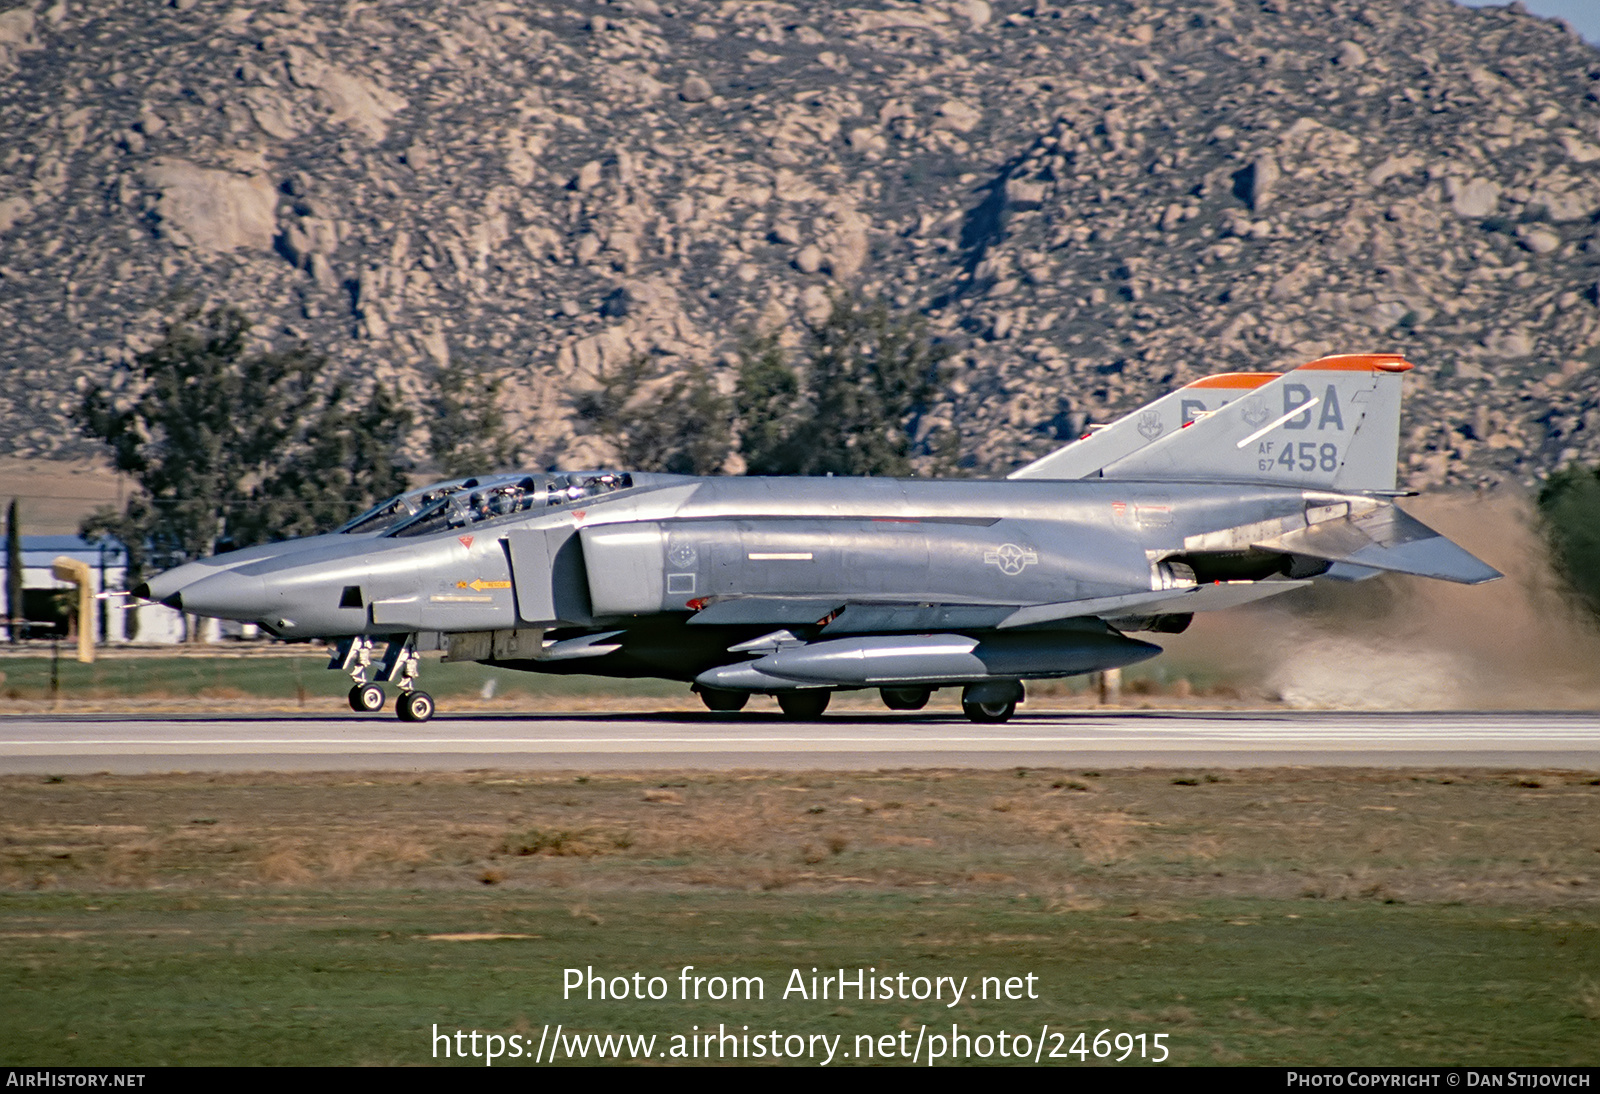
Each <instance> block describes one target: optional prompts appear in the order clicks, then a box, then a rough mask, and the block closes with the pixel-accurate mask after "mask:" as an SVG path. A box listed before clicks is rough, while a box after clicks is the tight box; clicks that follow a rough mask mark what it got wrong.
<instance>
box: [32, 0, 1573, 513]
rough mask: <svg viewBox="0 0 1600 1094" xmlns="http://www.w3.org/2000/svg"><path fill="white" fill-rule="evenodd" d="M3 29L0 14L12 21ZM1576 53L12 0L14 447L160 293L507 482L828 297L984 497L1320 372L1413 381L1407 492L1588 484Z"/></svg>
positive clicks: (1419, 18) (865, 5)
mask: <svg viewBox="0 0 1600 1094" xmlns="http://www.w3.org/2000/svg"><path fill="white" fill-rule="evenodd" d="M3 2H4V0H0V3H3ZM1597 219H1600V51H1596V50H1595V49H1594V48H1592V47H1590V46H1588V45H1586V44H1584V43H1583V42H1582V41H1581V40H1580V39H1578V38H1577V37H1576V36H1574V35H1573V34H1572V33H1570V32H1569V31H1568V30H1567V29H1566V28H1565V27H1564V26H1563V25H1561V24H1559V23H1556V22H1550V21H1544V20H1540V19H1537V18H1534V17H1532V16H1529V15H1527V14H1524V13H1522V12H1520V11H1519V10H1517V9H1516V5H1513V6H1512V8H1511V9H1481V10H1475V9H1468V8H1463V7H1458V6H1456V5H1455V4H1453V3H1451V2H1450V0H1071V2H1060V0H1056V2H1047V0H1039V2H1027V0H1010V2H998V0H996V2H986V0H928V2H924V3H910V2H896V0H864V2H862V3H861V4H860V5H859V6H846V4H844V3H839V4H830V5H818V4H800V3H779V2H767V0H748V2H745V0H724V2H722V3H711V2H704V0H616V2H612V3H587V2H579V0H574V2H572V3H547V4H541V3H530V2H517V3H510V2H489V0H485V2H476V3H466V2H456V3H451V2H430V3H424V2H422V0H347V2H339V3H334V2H326V3H322V2H312V0H264V2H261V3H255V4H251V3H247V2H240V3H238V4H235V5H231V6H230V5H228V4H225V3H220V2H212V0H171V2H170V3H168V4H166V5H165V6H157V5H156V4H155V3H152V2H150V0H104V2H94V3H89V2H86V0H36V2H34V3H31V4H24V5H23V6H21V7H13V8H12V9H11V10H8V11H4V12H0V329H3V330H4V331H5V334H4V336H3V338H0V370H3V377H4V382H3V383H0V454H3V455H10V456H27V455H52V454H53V455H75V454H82V453H83V452H84V451H85V445H84V442H82V441H81V440H77V439H76V438H74V437H73V436H72V434H71V427H70V426H69V425H68V424H66V412H67V410H68V409H69V408H70V407H71V406H72V405H74V403H75V400H76V394H75V390H77V389H81V387H82V386H83V385H84V384H86V383H88V382H91V381H100V380H103V379H104V378H105V377H107V376H109V375H111V374H113V372H114V370H115V367H116V365H117V363H118V362H119V361H122V360H125V359H126V358H127V357H128V356H129V355H131V354H132V353H134V352H137V351H138V350H139V349H140V348H141V347H143V346H146V345H148V344H150V342H151V340H152V337H153V335H154V334H155V333H156V332H157V331H158V330H159V327H160V320H161V318H162V316H163V315H165V314H168V313H170V312H172V311H173V310H175V309H176V308H178V307H180V306H181V304H182V302H183V301H199V302H233V303H236V304H238V305H239V306H240V307H242V308H243V309H244V310H245V311H246V312H247V313H248V314H250V315H251V316H252V317H254V318H255V319H256V320H257V322H258V324H259V327H258V330H259V332H260V333H261V334H262V335H263V336H264V337H267V338H270V339H272V340H273V341H275V342H277V343H279V344H287V343H289V342H292V341H294V340H305V341H307V342H309V343H310V344H312V345H313V346H315V347H317V348H319V349H321V350H323V351H324V352H326V353H327V354H328V355H329V356H330V357H331V358H332V359H333V360H335V361H336V362H338V363H339V365H340V366H341V367H342V368H345V369H348V370H350V371H351V372H352V373H355V374H358V375H363V376H372V377H377V378H382V379H384V380H386V381H387V380H396V381H398V382H400V383H401V384H402V385H403V386H404V387H405V388H406V389H407V390H408V391H411V392H413V393H415V392H419V391H421V390H422V389H423V388H424V387H425V385H426V382H427V379H428V376H429V374H430V371H431V370H433V369H435V368H436V367H438V366H439V365H440V364H441V363H443V362H446V361H448V360H450V359H452V358H453V359H456V360H461V359H467V360H470V361H471V362H473V363H475V364H476V365H477V366H480V367H482V368H484V369H488V370H493V371H496V372H500V373H504V374H505V375H507V376H508V377H510V378H511V381H512V382H511V384H510V385H509V386H508V388H507V393H508V400H509V404H510V409H511V410H512V412H513V414H514V417H515V420H516V421H517V422H518V423H519V425H520V428H521V429H522V431H523V436H524V439H525V443H526V447H525V454H526V457H527V459H528V461H529V462H530V463H551V464H556V463H560V464H566V465H569V466H571V465H581V464H593V463H598V462H604V461H605V460H606V458H607V453H606V452H605V450H604V448H603V445H601V443H600V442H599V441H598V440H597V439H595V438H591V437H584V436H581V435H579V434H580V433H581V431H578V432H575V426H574V424H573V423H572V421H571V406H572V400H573V397H574V395H575V394H576V393H578V392H581V391H582V390H583V389H584V388H585V387H586V386H589V385H592V384H593V382H594V380H593V377H594V374H595V372H596V370H601V369H605V368H607V367H609V366H612V365H614V364H616V363H617V362H618V361H620V360H623V359H626V358H628V357H631V356H632V355H634V354H636V353H641V352H642V353H646V354H650V355H653V356H654V357H655V359H656V360H657V361H658V362H659V364H660V367H661V369H662V370H663V372H664V373H665V372H670V371H671V370H673V369H677V368H681V367H684V366H686V365H688V364H689V363H691V362H698V363H701V364H703V365H706V366H707V367H710V368H711V369H713V370H714V371H716V372H718V373H719V374H720V375H721V376H722V377H723V378H724V379H725V380H726V379H728V378H729V374H728V367H729V366H728V362H729V357H730V353H731V351H732V349H733V348H734V346H735V345H736V344H737V339H738V337H739V334H740V332H741V331H748V330H753V329H763V330H767V329H772V328H775V327H780V326H784V325H787V326H789V327H790V328H791V329H796V330H797V329H798V327H799V324H800V323H801V322H802V321H803V319H804V318H805V317H806V316H815V315H817V314H818V313H819V312H824V311H825V310H826V308H827V303H828V299H829V294H830V292H833V291H835V290H837V289H840V288H849V289H852V290H854V291H857V292H859V293H862V294H865V295H869V296H881V297H883V298H885V299H887V300H889V301H891V302H893V303H894V304H895V305H896V306H898V307H901V308H905V309H919V310H921V311H923V312H924V313H925V314H926V315H927V317H928V319H929V321H930V323H931V325H932V328H933V330H934V331H935V332H936V333H937V334H938V336H939V337H940V338H941V339H943V340H945V341H946V342H948V343H949V344H950V345H952V346H953V347H954V349H955V351H956V354H955V357H954V360H955V362H956V367H955V368H954V370H953V372H952V379H951V382H950V385H949V389H948V396H947V400H946V402H945V403H944V404H943V405H942V406H941V407H940V408H938V410H937V412H936V413H935V415H934V416H933V418H934V422H935V423H938V422H948V423H951V424H953V425H954V426H955V427H957V428H958V429H959V430H960V431H961V434H962V437H963V451H964V454H965V459H966V462H967V464H968V465H970V466H971V467H973V468H974V469H975V470H977V471H979V472H993V471H1003V470H1005V469H1008V468H1009V467H1011V466H1014V465H1015V464H1016V463H1017V462H1018V461H1020V460H1022V459H1025V458H1027V457H1030V456H1033V455H1037V454H1039V453H1041V452H1043V451H1046V450H1048V449H1049V448H1050V447H1052V446H1053V445H1054V444H1055V443H1056V437H1057V435H1058V434H1060V435H1065V434H1066V433H1067V432H1068V431H1069V430H1070V429H1071V428H1072V427H1073V426H1075V425H1076V424H1078V423H1079V422H1080V421H1081V417H1080V416H1082V415H1086V416H1088V417H1089V418H1091V419H1103V418H1106V417H1108V416H1111V415H1113V414H1114V413H1117V412H1120V411H1122V410H1125V409H1127V408H1129V407H1131V406H1133V405H1135V404H1136V403H1137V402H1138V401H1140V400H1141V399H1143V398H1145V397H1147V396H1149V395H1151V394H1152V393H1153V392H1157V391H1160V390H1163V389H1166V388H1168V387H1170V386H1172V385H1173V384H1175V383H1177V382H1181V381H1183V380H1186V379H1190V378H1193V377H1195V376H1197V375H1203V374H1205V373H1207V372H1212V371H1218V370H1223V369H1238V368H1251V369H1258V368H1271V367H1287V366H1290V365H1293V364H1296V363H1299V362H1301V361H1304V360H1307V359H1309V358H1311V357H1313V356H1315V355H1317V354H1320V353H1323V352H1327V351H1337V350H1354V349H1367V348H1375V349H1384V350H1399V351H1403V352H1405V353H1406V354H1407V355H1408V356H1409V357H1410V358H1411V359H1412V360H1414V361H1416V362H1417V363H1418V365H1419V368H1418V369H1417V371H1416V373H1414V374H1413V380H1412V389H1411V397H1410V399H1409V402H1408V406H1407V409H1408V417H1407V425H1406V437H1405V438H1404V443H1403V449H1402V451H1403V456H1402V458H1403V460H1405V461H1406V462H1407V464H1408V467H1407V471H1406V478H1407V479H1408V481H1409V482H1410V484H1411V485H1413V486H1419V487H1420V486H1427V485H1432V484H1437V483H1442V482H1446V481H1452V482H1468V483H1483V482H1493V481H1500V480H1514V481H1524V482H1526V481H1531V480H1532V479H1533V478H1534V477H1535V476H1536V475H1537V474H1538V473H1540V472H1541V471H1544V470H1547V469H1549V468H1551V467H1553V466H1555V465H1557V464H1558V463H1560V462H1562V461H1565V460H1568V459H1572V458H1574V457H1582V458H1585V459H1588V460H1600V307H1597V304H1600V286H1597V278H1600V238H1597V231H1600V229H1597Z"/></svg>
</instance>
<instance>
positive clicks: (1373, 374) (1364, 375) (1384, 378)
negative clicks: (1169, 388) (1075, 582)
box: [1046, 353, 1412, 492]
mask: <svg viewBox="0 0 1600 1094" xmlns="http://www.w3.org/2000/svg"><path fill="white" fill-rule="evenodd" d="M1411 367H1412V365H1411V362H1409V361H1407V360H1406V359H1405V358H1404V357H1401V356H1400V355H1399V354H1393V353H1347V354H1338V355H1336V356H1332V357H1322V358H1319V359H1317V360H1315V361H1312V362H1310V363H1309V364H1305V365H1301V366H1300V367H1299V368H1297V369H1295V370H1294V371H1292V372H1286V373H1284V374H1283V375H1282V376H1280V377H1278V378H1277V379H1276V380H1273V381H1271V382H1270V383H1266V384H1263V385H1261V386H1259V387H1257V388H1256V389H1255V390H1254V391H1253V392H1251V394H1250V395H1248V396H1246V397H1245V398H1242V399H1237V400H1235V401H1233V402H1230V403H1228V404H1227V405H1226V406H1224V407H1222V408H1221V409H1219V410H1217V411H1216V412H1215V413H1213V414H1209V415H1207V416H1206V417H1204V418H1201V419H1200V420H1199V421H1197V422H1195V423H1194V424H1193V425H1191V426H1189V427H1188V428H1187V429H1183V430H1181V431H1179V432H1177V433H1175V434H1171V435H1167V436H1163V437H1162V438H1160V439H1159V440H1157V441H1155V442H1154V443H1152V444H1149V445H1147V446H1145V447H1143V448H1140V449H1138V450H1136V451H1133V452H1131V453H1129V454H1127V455H1124V456H1121V457H1120V458H1118V459H1116V460H1114V461H1112V462H1110V463H1108V464H1106V466H1105V467H1104V468H1103V469H1102V470H1101V474H1102V475H1103V476H1104V477H1106V478H1108V479H1161V480H1179V481H1184V480H1187V481H1196V480H1200V481H1212V482H1216V481H1222V482H1251V483H1271V484H1274V485H1284V486H1302V487H1313V488H1320V489H1326V490H1341V491H1374V492H1385V491H1393V490H1394V488H1395V461H1396V458H1397V456H1398V453H1399V445H1400V383H1401V377H1402V375H1403V374H1404V373H1405V372H1407V371H1409V370H1410V369H1411ZM1046 458H1047V459H1048V458H1049V457H1046Z"/></svg>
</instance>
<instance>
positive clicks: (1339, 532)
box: [1253, 505, 1502, 585]
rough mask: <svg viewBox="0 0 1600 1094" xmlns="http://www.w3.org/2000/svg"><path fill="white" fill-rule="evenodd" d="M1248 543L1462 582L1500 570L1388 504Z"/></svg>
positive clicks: (1475, 582) (1474, 582)
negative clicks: (1367, 511)
mask: <svg viewBox="0 0 1600 1094" xmlns="http://www.w3.org/2000/svg"><path fill="white" fill-rule="evenodd" d="M1253 546H1255V547H1258V548H1260V549H1261V550H1264V551H1282V552H1284V553H1286V554H1294V555H1305V556H1307V557H1309V558H1320V559H1325V560H1327V561H1329V562H1344V563H1352V564H1354V565H1357V566H1367V567H1370V568H1372V569H1374V570H1392V571H1394V572H1395V573H1401V574H1416V575H1417V576H1419V577H1435V578H1440V579H1442V580H1444V581H1455V582H1459V583H1460V584H1463V585H1478V584H1481V583H1482V582H1485V581H1493V580H1494V579H1495V578H1497V577H1500V576H1502V575H1501V573H1500V571H1499V570H1496V569H1495V568H1494V567H1493V566H1490V565H1488V564H1487V563H1485V562H1483V561H1482V560H1480V559H1478V558H1476V557H1474V556H1473V555H1472V554H1470V553H1468V552H1467V551H1466V550H1465V549H1464V548H1462V547H1460V546H1458V545H1457V544H1455V543H1453V542H1451V541H1450V540H1448V539H1446V538H1445V537H1444V536H1441V535H1440V534H1439V533H1438V532H1435V531H1434V530H1433V529H1432V528H1429V527H1428V526H1427V525H1426V524H1423V523H1422V522H1421V521H1420V520H1417V519H1416V518H1415V517H1412V516H1409V515H1407V514H1406V513H1404V512H1402V511H1401V510H1400V509H1399V508H1397V507H1395V506H1393V505H1385V506H1383V507H1382V508H1379V509H1376V510H1374V511H1372V512H1369V513H1363V514H1361V515H1359V516H1351V517H1343V518H1341V519H1338V520H1329V521H1323V522H1321V523H1319V524H1313V525H1311V526H1310V527H1309V528H1301V529H1299V530H1298V531H1294V532H1289V533H1286V534H1285V535H1281V536H1276V537H1274V538H1272V539H1266V540H1262V541H1260V542H1259V543H1255V544H1253Z"/></svg>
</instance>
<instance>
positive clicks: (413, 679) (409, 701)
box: [328, 634, 435, 722]
mask: <svg viewBox="0 0 1600 1094" xmlns="http://www.w3.org/2000/svg"><path fill="white" fill-rule="evenodd" d="M373 649H374V646H373V641H372V639H371V638H368V637H366V636H365V635H357V636H356V637H354V638H346V639H344V640H343V641H341V642H340V643H339V644H338V645H337V646H335V647H334V648H333V649H332V650H331V651H330V652H331V654H332V657H331V658H330V659H329V661H328V667H329V668H330V669H339V670H341V671H343V672H348V673H349V674H350V679H351V680H353V681H354V682H355V686H354V687H352V688H351V689H350V695H349V700H350V709H351V710H354V711H356V712H357V713H360V714H371V713H373V712H375V711H379V710H382V709H383V702H384V698H385V696H384V692H383V688H382V687H381V686H380V685H382V684H384V683H389V682H393V683H394V684H395V686H396V687H398V688H399V689H400V698H399V699H398V700H397V701H396V702H395V705H394V710H395V713H396V714H397V715H399V716H400V720H401V721H402V722H426V721H427V720H428V719H429V718H432V717H433V713H434V710H435V707H434V702H433V696H431V695H429V694H428V693H427V692H425V691H419V690H418V689H417V670H418V668H419V667H420V665H421V660H422V659H421V658H419V657H418V656H417V647H416V635H412V634H407V635H400V636H398V637H394V638H391V639H389V644H388V647H387V648H386V649H385V650H384V651H383V660H382V661H381V662H379V663H378V665H377V667H376V669H375V670H374V671H373V673H372V677H373V678H372V680H370V681H369V680H368V679H367V671H368V670H369V669H372V668H373V664H372V651H373Z"/></svg>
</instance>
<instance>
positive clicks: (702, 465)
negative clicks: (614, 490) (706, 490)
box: [574, 353, 733, 475]
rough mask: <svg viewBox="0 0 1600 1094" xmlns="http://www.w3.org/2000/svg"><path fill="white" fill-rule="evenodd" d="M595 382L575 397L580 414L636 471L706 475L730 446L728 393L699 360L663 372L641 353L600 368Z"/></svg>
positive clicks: (715, 468) (620, 462)
mask: <svg viewBox="0 0 1600 1094" xmlns="http://www.w3.org/2000/svg"><path fill="white" fill-rule="evenodd" d="M597 379H598V380H599V385H598V386H597V387H596V388H595V389H594V390H592V391H587V392H583V393H582V394H580V395H578V396H577V398H576V399H575V400H574V410H575V411H576V413H577V416H578V418H579V419H580V420H581V421H583V422H586V423H587V424H588V425H589V427H590V428H591V429H592V430H593V431H594V432H595V433H596V434H598V435H599V436H601V437H603V438H604V439H605V440H606V441H607V442H608V443H609V444H610V445H611V446H612V448H614V449H616V452H617V460H618V465H619V466H621V467H626V468H628V469H629V470H634V471H665V472H669V473H671V474H677V475H710V474H715V473H716V472H718V471H720V470H722V466H723V465H724V464H725V463H727V460H728V454H729V452H730V451H731V450H732V447H733V433H732V423H731V415H732V407H731V405H730V403H729V400H728V397H727V396H726V395H723V394H722V393H721V392H720V391H718V390H717V386H716V383H715V382H714V381H713V380H712V378H711V377H710V376H709V375H707V373H706V371H705V369H703V368H701V367H700V366H699V365H693V366H691V367H690V368H689V369H688V370H687V371H686V372H684V373H681V374H678V375H662V374H660V373H659V372H658V371H657V368H656V367H655V366H654V365H653V364H652V362H651V359H650V358H649V357H648V356H647V355H645V354H642V353H640V354H635V355H634V356H633V357H630V358H629V359H628V360H627V361H625V362H623V363H622V364H620V365H618V366H616V367H614V368H610V369H606V368H603V367H602V368H601V370H600V372H599V374H598V376H597Z"/></svg>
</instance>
